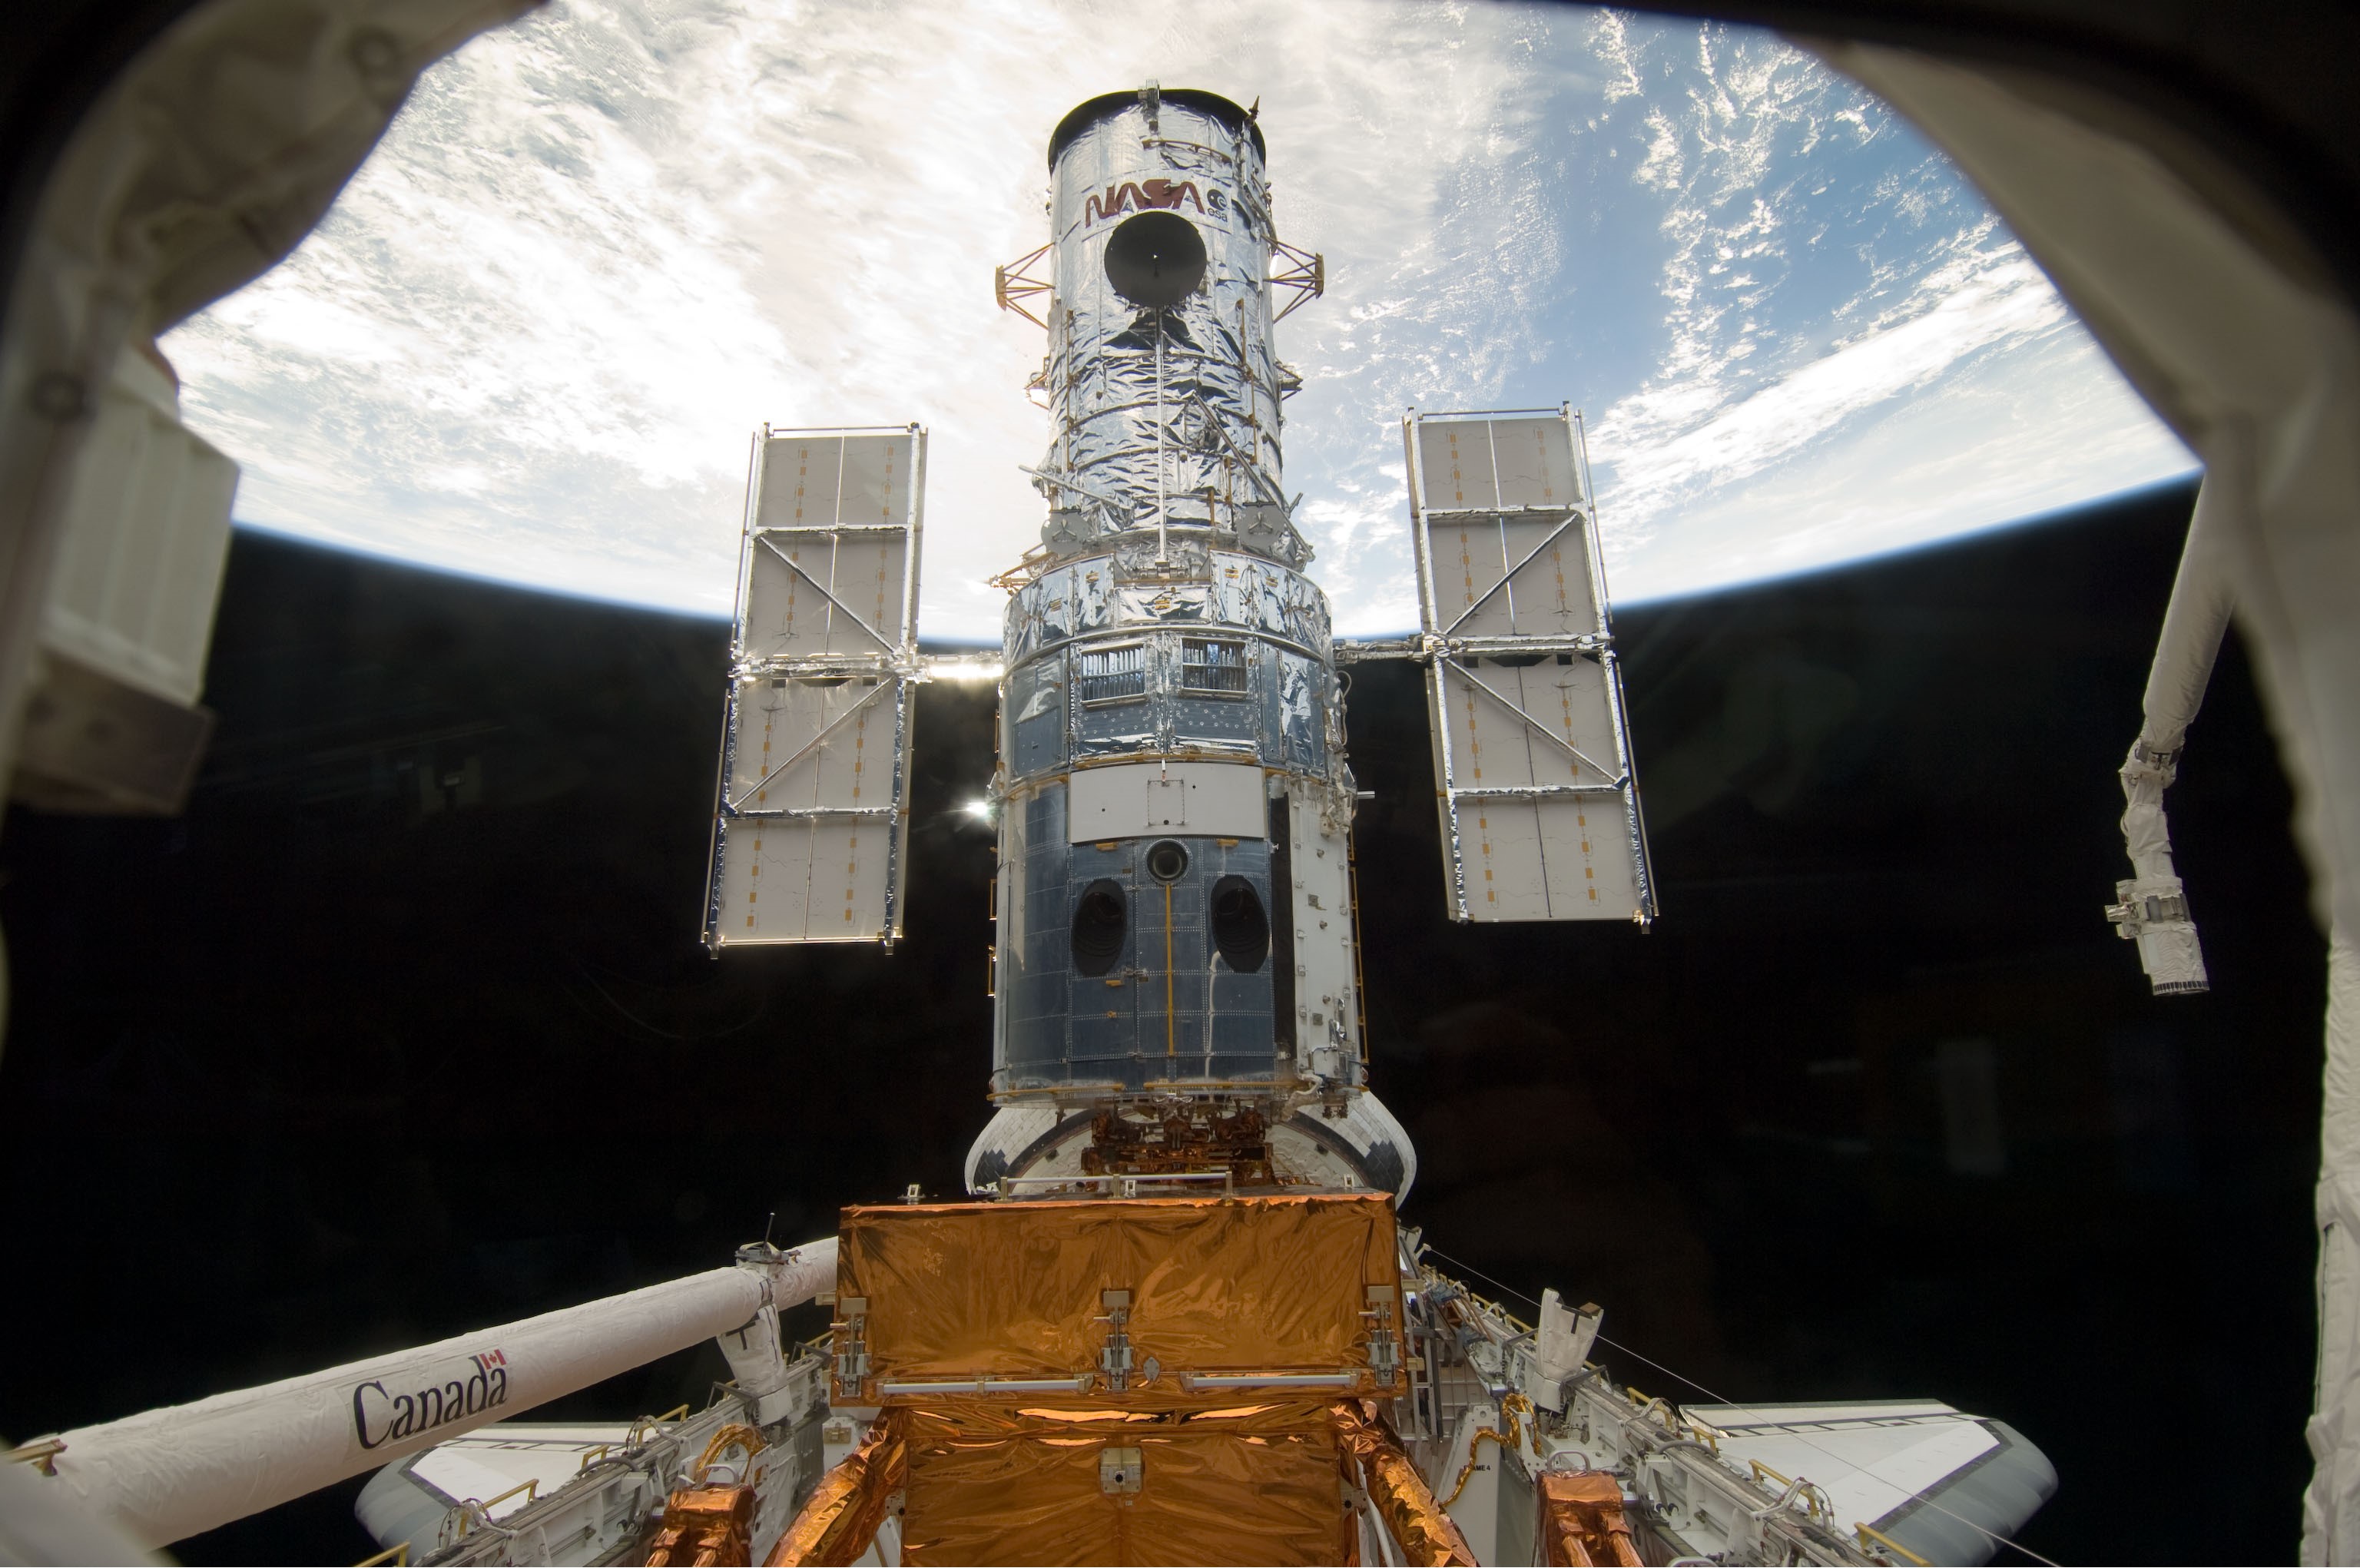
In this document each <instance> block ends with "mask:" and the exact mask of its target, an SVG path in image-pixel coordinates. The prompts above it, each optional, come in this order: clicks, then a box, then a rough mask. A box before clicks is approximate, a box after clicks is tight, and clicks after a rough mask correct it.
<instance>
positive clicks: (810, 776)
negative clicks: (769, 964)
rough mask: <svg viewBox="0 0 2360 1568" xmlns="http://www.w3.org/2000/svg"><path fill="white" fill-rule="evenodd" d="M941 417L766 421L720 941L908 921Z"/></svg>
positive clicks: (894, 934) (847, 933)
mask: <svg viewBox="0 0 2360 1568" xmlns="http://www.w3.org/2000/svg"><path fill="white" fill-rule="evenodd" d="M925 467H926V433H925V432H924V431H923V430H922V429H920V428H919V427H918V426H916V425H910V426H908V427H906V428H890V429H884V430H817V431H805V430H772V429H770V427H769V426H767V425H766V426H764V427H763V428H762V429H761V430H760V431H759V432H758V433H756V435H755V437H754V455H753V463H752V469H751V473H750V475H749V477H748V482H747V499H746V527H745V536H744V542H743V543H742V545H741V548H740V553H739V559H738V576H737V625H736V631H735V635H734V637H733V639H732V641H731V644H730V685H729V694H728V698H727V707H726V719H725V726H724V729H723V734H722V742H721V765H720V770H719V774H720V777H719V783H718V786H717V789H716V799H715V805H714V818H713V870H712V877H711V881H710V882H709V883H708V884H707V891H706V897H705V945H706V946H707V947H709V948H712V949H714V950H715V951H716V952H718V951H719V950H720V949H721V948H725V947H734V946H740V945H745V944H749V943H757V944H758V943H779V942H859V941H869V942H882V943H885V944H886V945H888V946H890V945H891V944H892V942H893V941H894V940H895V938H898V937H900V935H901V906H902V897H901V890H902V885H903V882H904V879H905V877H906V874H907V870H906V862H907V859H908V850H909V838H910V799H909V792H910V729H911V718H912V697H913V695H914V690H913V688H914V685H915V682H916V680H917V678H918V674H919V664H918V625H917V622H918V548H919V535H920V532H921V524H922V521H923V512H924V499H925Z"/></svg>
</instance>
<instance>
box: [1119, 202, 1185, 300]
mask: <svg viewBox="0 0 2360 1568" xmlns="http://www.w3.org/2000/svg"><path fill="white" fill-rule="evenodd" d="M1106 275H1107V281H1108V282H1109V283H1111V284H1113V285H1114V291H1115V292H1116V293H1118V294H1120V295H1121V296H1122V297H1123V298H1124V299H1126V300H1129V301H1130V302H1131V303H1132V304H1134V305H1146V306H1148V307H1149V308H1151V309H1153V310H1162V309H1163V308H1164V307H1165V306H1166V305H1176V304H1178V303H1179V302H1181V301H1183V300H1185V299H1186V298H1187V297H1188V296H1189V295H1191V294H1193V293H1195V292H1196V285H1197V284H1199V283H1201V282H1203V281H1204V280H1205V242H1204V240H1203V239H1201V238H1199V237H1198V236H1197V234H1196V225H1194V224H1192V223H1190V222H1189V221H1188V220H1187V219H1185V218H1184V217H1182V216H1181V215H1180V214H1177V213H1162V212H1157V213H1141V214H1137V215H1135V216H1132V217H1128V218H1125V219H1124V220H1123V221H1122V223H1121V225H1120V226H1119V227H1117V228H1116V230H1115V231H1114V233H1113V234H1112V235H1111V236H1109V238H1108V240H1107V247H1106Z"/></svg>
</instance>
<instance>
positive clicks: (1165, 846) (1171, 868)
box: [1147, 839, 1188, 882]
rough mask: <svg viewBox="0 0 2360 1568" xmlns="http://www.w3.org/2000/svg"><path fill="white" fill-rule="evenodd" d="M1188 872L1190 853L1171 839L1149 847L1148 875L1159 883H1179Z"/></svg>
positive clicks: (1158, 841)
mask: <svg viewBox="0 0 2360 1568" xmlns="http://www.w3.org/2000/svg"><path fill="white" fill-rule="evenodd" d="M1187 872H1188V851H1187V850H1184V849H1182V848H1181V847H1180V846H1179V845H1178V844H1177V843H1176V842H1175V841H1174V840H1172V839H1157V840H1156V841H1155V842H1154V843H1153V844H1150V845H1149V846H1147V874H1148V875H1149V876H1152V877H1153V878H1154V879H1155V880H1156V881H1157V882H1178V881H1179V880H1180V879H1181V878H1182V877H1183V876H1185V875H1186V874H1187Z"/></svg>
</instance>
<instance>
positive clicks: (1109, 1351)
mask: <svg viewBox="0 0 2360 1568" xmlns="http://www.w3.org/2000/svg"><path fill="white" fill-rule="evenodd" d="M1098 1305H1100V1306H1101V1307H1104V1308H1105V1309H1106V1311H1105V1312H1104V1313H1102V1314H1101V1315H1100V1316H1099V1317H1098V1319H1097V1321H1098V1322H1101V1323H1105V1324H1107V1325H1108V1327H1107V1337H1106V1343H1104V1344H1102V1345H1100V1346H1099V1347H1098V1370H1099V1371H1100V1372H1102V1373H1104V1374H1105V1375H1106V1380H1107V1387H1109V1389H1111V1390H1113V1391H1114V1392H1115V1393H1118V1394H1120V1393H1121V1392H1123V1391H1124V1390H1125V1389H1126V1388H1128V1387H1131V1367H1132V1366H1133V1365H1135V1363H1133V1361H1132V1360H1131V1335H1130V1333H1129V1332H1127V1325H1128V1324H1129V1323H1130V1321H1131V1292H1130V1291H1128V1290H1101V1291H1099V1292H1098ZM1107 1452H1108V1453H1130V1454H1133V1455H1136V1454H1137V1453H1138V1452H1139V1451H1138V1450H1137V1449H1109V1450H1108V1451H1107ZM1135 1469H1136V1466H1134V1470H1135ZM1101 1478H1102V1479H1103V1476H1101ZM1107 1490H1109V1491H1113V1490H1115V1488H1114V1487H1111V1486H1109V1487H1108V1488H1107ZM1129 1490H1131V1491H1134V1492H1135V1491H1137V1490H1139V1488H1138V1486H1131V1487H1130V1488H1129Z"/></svg>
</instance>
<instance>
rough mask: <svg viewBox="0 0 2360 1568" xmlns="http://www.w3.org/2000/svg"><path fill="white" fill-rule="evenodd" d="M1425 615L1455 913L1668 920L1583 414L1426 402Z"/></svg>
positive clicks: (1418, 470) (1412, 461) (1414, 532)
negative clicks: (1441, 407) (1658, 885)
mask: <svg viewBox="0 0 2360 1568" xmlns="http://www.w3.org/2000/svg"><path fill="white" fill-rule="evenodd" d="M1403 436H1404V444H1405V445H1406V447H1407V455H1408V460H1409V488H1410V513H1411V537H1412V540H1413V542H1414V543H1415V549H1416V554H1417V575H1418V619H1419V622H1420V627H1421V630H1422V631H1423V633H1424V635H1423V637H1422V639H1421V641H1422V643H1423V645H1424V648H1425V650H1426V653H1427V655H1428V656H1429V659H1430V663H1429V670H1428V675H1427V680H1426V707H1427V716H1428V718H1429V721H1430V724H1431V728H1432V732H1433V740H1434V774H1435V785H1436V789H1435V794H1436V800H1437V806H1438V808H1439V810H1440V813H1441V827H1442V856H1443V875H1444V879H1445V896H1446V897H1447V898H1448V900H1449V904H1450V915H1451V918H1453V919H1455V920H1460V921H1470V920H1633V921H1636V922H1638V923H1639V924H1641V925H1644V924H1646V923H1647V922H1648V921H1650V920H1652V919H1654V918H1655V886H1654V881H1653V878H1652V877H1651V875H1650V873H1649V870H1648V863H1647V845H1646V832H1645V828H1644V824H1643V821H1642V819H1641V817H1640V811H1639V792H1638V781H1637V779H1636V777H1635V775H1634V773H1633V768H1632V762H1631V747H1630V736H1629V728H1628V725H1627V723H1626V721H1625V718H1624V710H1623V703H1622V674H1621V672H1620V670H1619V669H1618V667H1617V665H1616V663H1615V657H1614V638H1613V630H1612V622H1611V620H1610V617H1609V614H1608V611H1607V605H1606V591H1605V569H1604V565H1603V563H1602V561H1601V557H1600V554H1599V548H1598V535H1597V529H1596V527H1595V515H1594V513H1593V511H1592V509H1591V504H1590V485H1589V473H1588V468H1589V465H1588V462H1587V460H1586V458H1585V456H1584V455H1583V450H1582V444H1581V426H1580V420H1579V415H1576V414H1574V413H1573V412H1572V411H1570V410H1568V409H1556V410H1550V411H1506V412H1496V413H1453V414H1423V415H1422V414H1417V413H1415V412H1413V413H1412V414H1410V415H1409V416H1408V417H1407V418H1406V419H1404V421H1403Z"/></svg>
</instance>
